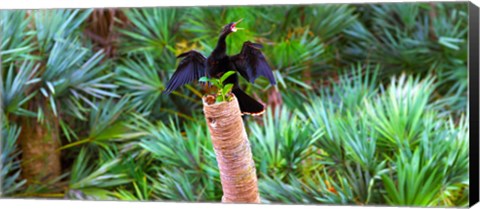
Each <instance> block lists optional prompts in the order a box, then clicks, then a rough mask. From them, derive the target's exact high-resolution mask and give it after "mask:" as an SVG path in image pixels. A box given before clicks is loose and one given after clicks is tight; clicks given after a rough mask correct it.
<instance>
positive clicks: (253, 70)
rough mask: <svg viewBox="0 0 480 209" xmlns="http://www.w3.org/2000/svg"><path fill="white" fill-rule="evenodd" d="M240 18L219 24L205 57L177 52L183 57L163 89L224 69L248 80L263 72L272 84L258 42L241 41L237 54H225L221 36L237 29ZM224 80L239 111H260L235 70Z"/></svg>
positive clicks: (260, 105) (220, 74)
mask: <svg viewBox="0 0 480 209" xmlns="http://www.w3.org/2000/svg"><path fill="white" fill-rule="evenodd" d="M240 21H241V20H239V21H237V22H233V23H230V24H228V25H226V26H225V27H224V28H223V30H222V32H221V33H220V37H219V38H218V43H217V46H216V47H215V49H214V50H213V52H212V53H211V54H210V56H209V57H208V58H205V56H203V55H202V54H200V53H199V52H197V51H195V50H191V51H188V52H185V53H183V54H180V55H179V56H178V57H177V58H183V59H182V60H181V61H180V63H179V65H178V68H177V70H176V71H175V73H174V74H173V76H172V78H171V79H170V81H169V82H168V84H167V88H166V89H165V91H164V92H165V93H167V94H168V93H170V92H171V91H173V90H175V89H177V88H178V87H180V86H182V85H184V84H187V83H190V82H192V81H197V80H198V79H199V78H201V77H203V76H208V77H214V78H220V77H221V76H222V75H223V74H224V73H226V72H228V71H231V70H235V71H237V72H239V73H240V75H242V76H243V77H244V78H245V79H247V80H248V81H249V82H251V83H253V82H254V81H255V79H256V78H258V77H259V76H264V77H266V78H268V80H269V81H270V83H271V84H272V85H275V84H276V82H275V78H274V77H273V74H272V69H271V68H270V66H269V65H268V63H267V61H266V60H265V57H264V56H263V54H262V52H261V51H260V48H262V45H261V44H257V43H252V42H250V41H247V42H245V43H243V46H242V50H241V52H240V53H239V54H237V55H234V56H228V55H227V53H226V51H227V45H226V43H225V39H226V38H227V36H228V35H229V34H230V33H232V32H236V31H237V29H239V28H236V25H237V24H238V23H239V22H240ZM226 83H233V88H232V92H233V94H234V95H235V97H237V100H238V103H239V106H240V110H241V112H242V114H250V115H259V114H262V113H263V112H264V110H265V109H264V106H263V105H262V104H261V103H259V102H258V101H256V100H255V99H253V98H252V97H250V96H248V95H247V94H246V93H245V92H244V91H242V90H241V89H240V87H239V85H238V76H237V74H236V73H235V74H233V75H231V76H230V77H229V78H228V79H227V80H225V82H224V84H226Z"/></svg>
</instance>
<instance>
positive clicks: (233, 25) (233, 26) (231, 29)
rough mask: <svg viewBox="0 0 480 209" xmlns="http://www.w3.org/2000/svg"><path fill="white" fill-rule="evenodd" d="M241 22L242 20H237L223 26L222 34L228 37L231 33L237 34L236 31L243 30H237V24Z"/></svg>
mask: <svg viewBox="0 0 480 209" xmlns="http://www.w3.org/2000/svg"><path fill="white" fill-rule="evenodd" d="M242 20H243V18H242V19H240V20H238V21H237V22H232V23H229V24H228V25H225V27H223V30H222V33H223V34H225V35H228V34H230V33H232V32H237V30H242V29H243V28H237V24H238V23H239V22H241V21H242Z"/></svg>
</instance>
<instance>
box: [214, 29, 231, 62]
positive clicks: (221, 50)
mask: <svg viewBox="0 0 480 209" xmlns="http://www.w3.org/2000/svg"><path fill="white" fill-rule="evenodd" d="M227 36H228V33H226V34H224V33H222V34H221V35H220V37H219V38H218V42H217V47H215V49H214V50H213V52H212V54H214V55H215V56H217V57H223V56H225V55H226V54H227V43H226V39H227Z"/></svg>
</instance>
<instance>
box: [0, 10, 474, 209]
mask: <svg viewBox="0 0 480 209" xmlns="http://www.w3.org/2000/svg"><path fill="white" fill-rule="evenodd" d="M466 8H467V7H466V4H464V3H418V4H417V3H408V4H407V3H399V4H371V5H334V4H329V5H308V6H307V5H301V6H294V5H290V6H275V7H271V6H268V7H264V6H259V7H247V6H244V7H235V8H233V7H208V8H206V7H204V8H135V9H121V11H119V12H121V13H122V14H124V16H122V17H118V16H112V18H116V19H114V21H115V22H114V24H113V26H112V27H109V28H108V30H109V31H107V32H108V34H109V35H111V36H112V37H118V39H116V38H114V39H112V40H111V41H109V42H108V43H100V46H99V42H98V41H95V40H94V41H92V40H90V38H91V37H93V36H95V34H92V33H95V31H100V30H95V28H94V27H95V25H96V24H95V23H94V22H92V21H94V20H95V18H101V16H95V14H93V13H94V12H93V10H92V9H87V10H70V9H66V10H31V11H20V10H16V11H0V41H1V42H0V56H1V57H0V60H1V68H0V75H1V81H2V82H1V83H0V90H1V97H0V98H1V102H0V104H1V105H2V118H1V123H2V124H1V125H0V127H2V130H1V132H2V138H1V152H0V153H1V154H0V163H1V164H0V178H1V179H0V184H1V187H0V192H1V195H2V197H3V196H8V197H10V196H34V197H38V196H42V197H60V198H61V197H66V198H71V199H93V200H165V201H172V200H173V201H215V202H218V201H220V200H221V197H222V187H221V181H220V174H219V172H218V170H217V162H216V158H215V153H214V152H213V147H212V143H211V141H210V135H209V132H208V128H207V125H206V124H205V118H204V117H202V115H201V114H200V112H201V110H202V101H201V98H202V95H203V94H205V92H206V91H204V90H202V88H201V87H202V85H196V84H192V85H187V86H186V88H182V89H179V90H177V91H173V92H172V94H170V95H168V96H166V95H162V94H161V92H162V91H163V90H164V89H165V84H166V81H167V79H168V78H170V77H171V75H172V73H173V72H174V67H175V66H176V62H178V61H177V59H176V56H177V55H179V54H181V53H183V52H186V51H188V50H191V49H196V50H198V51H200V52H202V53H205V54H208V53H210V52H211V50H212V48H211V47H210V46H213V45H215V42H216V40H217V39H216V38H217V35H218V32H219V31H218V28H220V27H221V26H223V25H225V24H226V23H228V22H232V21H236V20H238V19H240V18H243V21H242V25H243V27H244V28H245V30H243V31H240V32H238V33H235V34H234V35H233V36H229V38H228V39H227V42H228V43H227V44H228V46H229V48H228V52H232V53H233V52H237V51H239V49H240V47H241V44H242V43H243V42H244V41H252V42H255V43H261V44H262V45H263V46H264V48H263V52H264V54H265V57H268V58H269V59H268V62H269V64H270V65H271V66H272V69H273V72H274V74H275V75H274V76H275V79H276V80H277V81H278V85H277V86H276V87H274V88H271V86H269V84H268V83H267V81H266V80H263V79H258V80H257V81H256V82H255V83H254V84H249V83H248V82H246V81H244V80H243V79H240V85H241V87H242V89H245V90H246V91H247V93H248V94H249V95H253V96H254V97H255V98H256V99H258V100H259V101H262V102H264V103H265V104H267V105H268V106H267V108H266V109H267V111H266V112H265V114H264V116H262V117H255V118H253V117H248V116H247V117H244V121H245V127H246V131H247V134H248V136H249V139H250V142H251V147H252V151H253V157H254V159H255V163H256V165H255V166H256V168H257V174H258V179H259V190H260V196H261V198H262V202H279V203H305V204H309V203H320V204H359V205H366V204H369V205H370V204H380V205H385V204H386V205H416V206H466V205H468V194H469V183H468V180H469V178H470V177H469V175H468V168H469V158H468V152H469V148H468V143H467V142H468V132H469V126H468V120H467V119H468V115H469V113H468V111H467V108H466V107H467V101H468V97H467V89H468V80H467V75H468V73H467V65H466V57H467V55H468V53H467V50H466V49H467V48H466V47H467V45H468V43H467V30H466V28H467V27H466V25H467V23H468V22H467V17H468V16H467V14H468V13H467V9H466ZM94 16H95V18H92V17H94ZM109 18H110V17H109ZM95 21H97V20H95ZM98 21H100V20H98ZM108 21H109V22H110V23H113V22H112V20H108ZM92 27H93V28H92ZM86 28H88V29H86ZM104 32H105V31H104V30H103V29H102V34H103V33H104ZM97 35H98V34H97ZM102 48H106V49H111V48H115V49H116V50H113V51H109V52H104V51H102V50H97V49H102ZM232 53H229V54H232ZM267 89H270V90H267ZM272 98H273V99H272ZM52 142H56V143H52ZM32 147H33V148H35V149H33V152H32ZM35 152H36V153H48V155H47V156H46V159H48V160H47V161H48V162H55V166H54V167H55V169H52V168H53V167H50V166H49V165H47V164H46V163H45V162H46V161H44V160H43V161H42V160H38V159H40V158H42V157H41V156H39V157H34V156H33V155H31V153H35ZM60 154H61V155H60ZM60 156H61V157H60ZM43 157H44V158H45V156H43ZM30 166H32V167H37V168H39V167H40V168H42V169H37V170H38V171H40V170H43V171H44V170H47V171H51V172H49V173H46V176H44V177H45V178H44V179H41V180H42V181H43V180H45V179H47V180H48V181H47V182H45V181H43V183H38V184H36V182H37V181H36V180H37V179H35V178H30V177H29V175H28V174H29V173H35V172H32V170H33V171H34V170H35V169H32V168H31V167H30ZM45 168H48V169H45ZM37 173H39V172H37ZM26 174H27V175H26ZM48 174H50V175H48ZM52 185H54V186H52ZM56 185H57V186H56Z"/></svg>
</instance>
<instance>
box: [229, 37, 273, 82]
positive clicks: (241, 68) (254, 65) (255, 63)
mask: <svg viewBox="0 0 480 209" xmlns="http://www.w3.org/2000/svg"><path fill="white" fill-rule="evenodd" d="M262 47H263V46H262V45H261V44H257V43H252V42H250V41H247V42H245V43H243V47H242V51H241V52H240V53H239V54H237V55H235V56H232V57H230V60H231V61H232V62H233V63H234V65H235V67H236V69H237V71H238V72H239V73H240V74H241V75H242V76H243V77H244V78H245V79H247V80H248V81H249V82H251V83H253V82H255V79H257V78H258V77H259V76H264V77H265V78H267V79H268V80H269V81H270V83H271V84H272V85H275V84H276V81H275V78H274V77H273V73H272V69H271V68H270V66H269V65H268V63H267V60H265V56H263V54H262V51H260V49H261V48H262Z"/></svg>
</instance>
